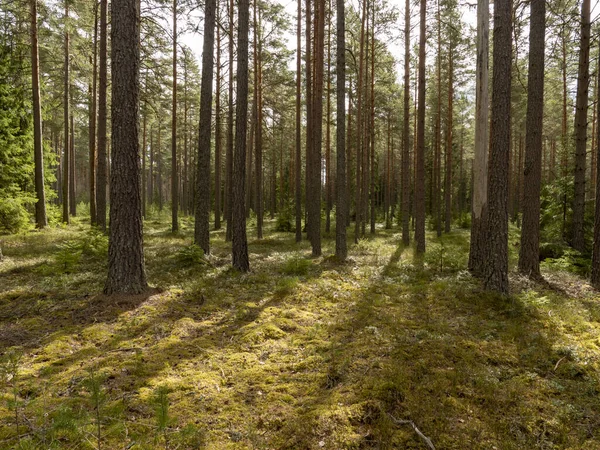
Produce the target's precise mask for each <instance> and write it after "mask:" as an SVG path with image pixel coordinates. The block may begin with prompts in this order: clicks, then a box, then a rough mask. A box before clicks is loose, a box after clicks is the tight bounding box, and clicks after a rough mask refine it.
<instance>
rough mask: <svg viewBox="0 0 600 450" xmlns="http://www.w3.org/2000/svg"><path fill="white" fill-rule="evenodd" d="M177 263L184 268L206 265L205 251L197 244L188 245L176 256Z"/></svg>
mask: <svg viewBox="0 0 600 450" xmlns="http://www.w3.org/2000/svg"><path fill="white" fill-rule="evenodd" d="M175 259H176V260H177V263H178V264H179V265H181V266H183V267H192V266H196V265H206V264H207V261H206V258H205V257H204V250H202V249H201V248H200V247H199V246H197V245H196V244H192V245H188V246H187V247H183V248H182V249H180V250H179V251H178V252H177V254H176V255H175Z"/></svg>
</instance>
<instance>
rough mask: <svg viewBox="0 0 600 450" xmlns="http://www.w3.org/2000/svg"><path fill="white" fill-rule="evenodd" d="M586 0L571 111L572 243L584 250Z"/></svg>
mask: <svg viewBox="0 0 600 450" xmlns="http://www.w3.org/2000/svg"><path fill="white" fill-rule="evenodd" d="M590 28H591V25H590V0H583V3H582V5H581V46H580V48H579V76H578V77H577V100H576V103H577V105H576V108H577V109H576V111H575V195H574V197H573V241H572V243H571V244H572V246H573V248H574V249H575V250H579V251H580V252H583V251H585V235H584V226H583V221H584V220H583V219H584V215H585V171H586V167H585V166H586V152H587V122H588V117H587V113H588V88H589V84H590Z"/></svg>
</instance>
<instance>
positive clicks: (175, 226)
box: [171, 0, 204, 233]
mask: <svg viewBox="0 0 600 450" xmlns="http://www.w3.org/2000/svg"><path fill="white" fill-rule="evenodd" d="M203 67H204V66H203ZM177 166H178V164H177V0H173V104H172V109H171V231H172V232H173V233H175V232H177V231H179V220H178V217H177V215H178V212H179V182H178V181H177V180H178V177H177Z"/></svg>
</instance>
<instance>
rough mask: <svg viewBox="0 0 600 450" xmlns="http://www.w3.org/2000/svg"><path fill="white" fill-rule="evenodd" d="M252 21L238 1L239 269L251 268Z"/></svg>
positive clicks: (235, 225)
mask: <svg viewBox="0 0 600 450" xmlns="http://www.w3.org/2000/svg"><path fill="white" fill-rule="evenodd" d="M249 22H250V5H249V1H248V0H239V1H238V42H237V48H238V62H237V88H236V99H237V102H236V111H235V116H236V126H235V131H236V132H235V153H234V160H233V179H235V180H237V182H236V183H232V184H233V186H232V188H233V202H232V263H233V267H234V268H235V269H237V270H239V271H240V272H248V271H249V270H250V261H249V259H248V238H247V235H246V212H245V208H244V199H245V196H246V192H245V190H246V186H245V179H246V174H245V172H246V127H247V118H248V28H249Z"/></svg>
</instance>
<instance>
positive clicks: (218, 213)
mask: <svg viewBox="0 0 600 450" xmlns="http://www.w3.org/2000/svg"><path fill="white" fill-rule="evenodd" d="M220 10H221V8H220V6H219V4H217V22H220ZM216 28H217V30H216V32H217V86H216V92H215V230H219V229H221V208H222V205H221V171H222V164H221V30H220V26H217V27H216Z"/></svg>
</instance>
